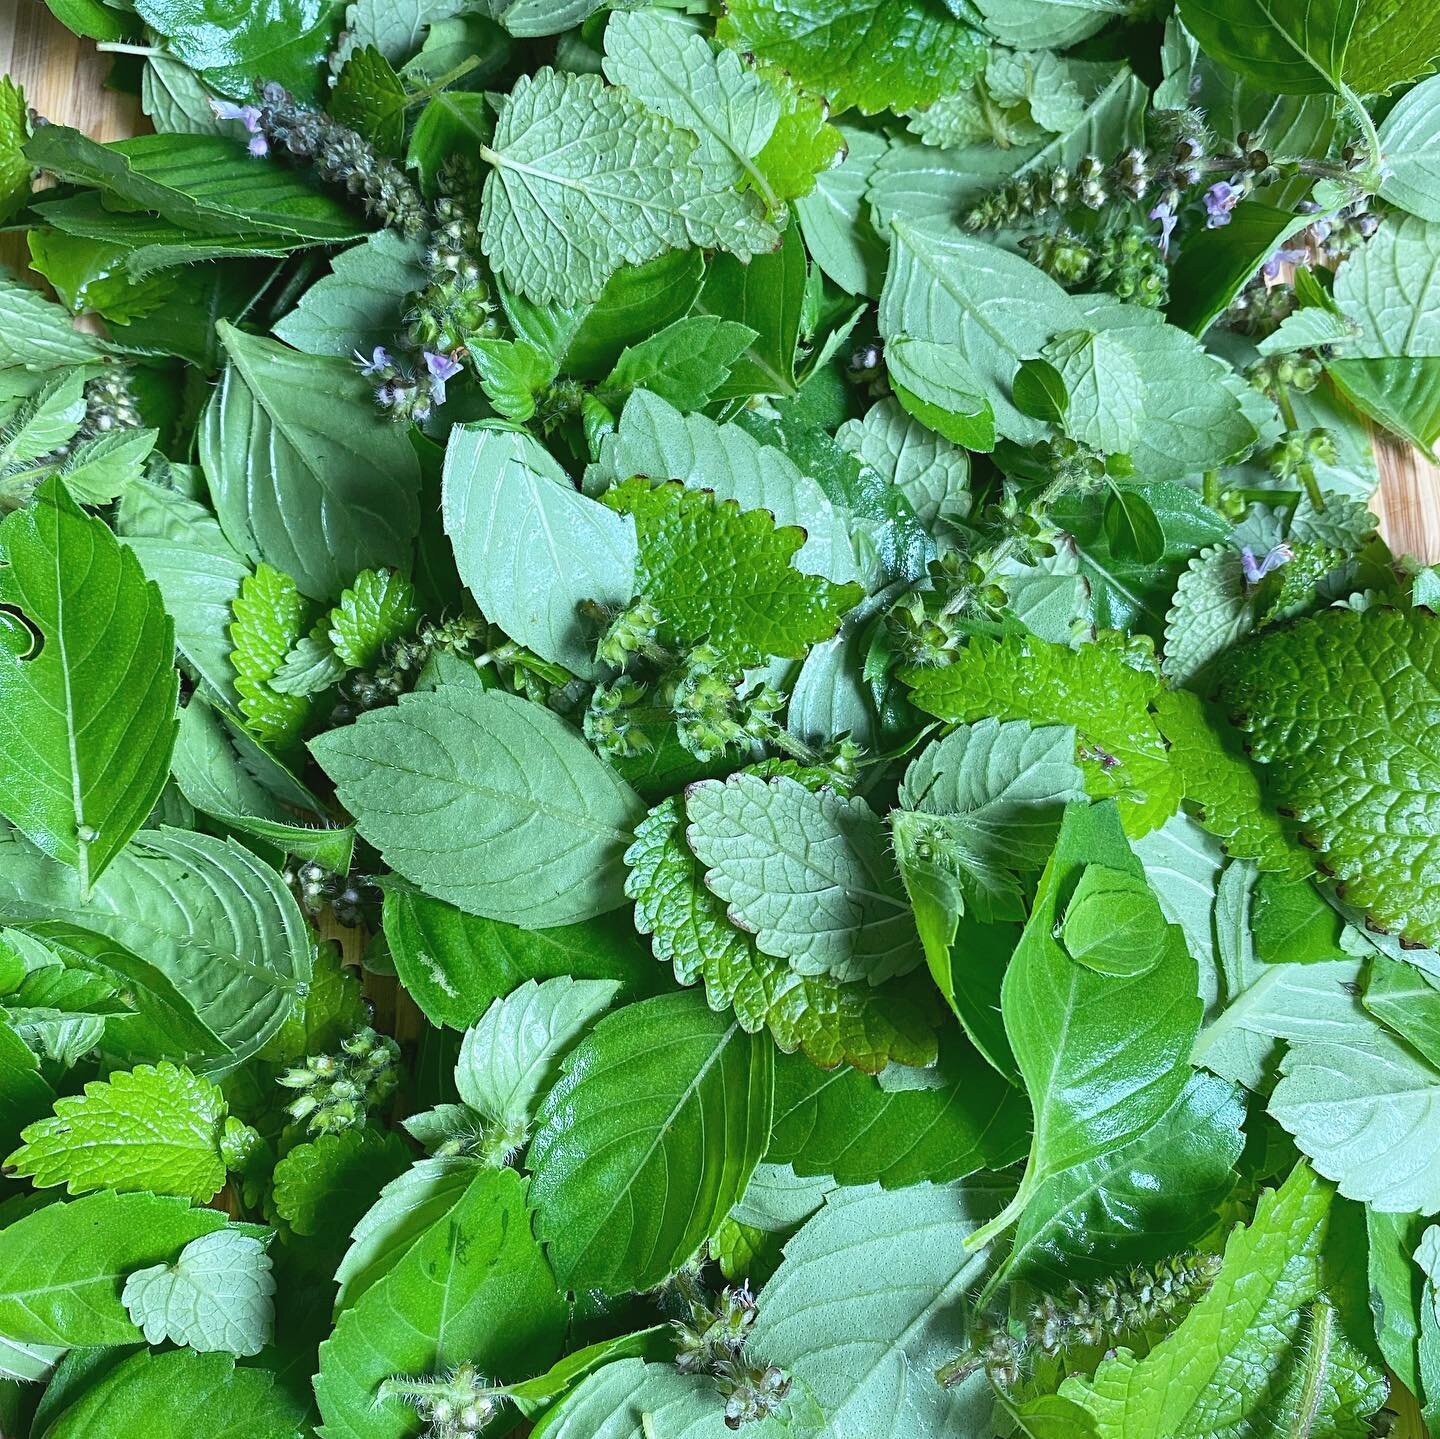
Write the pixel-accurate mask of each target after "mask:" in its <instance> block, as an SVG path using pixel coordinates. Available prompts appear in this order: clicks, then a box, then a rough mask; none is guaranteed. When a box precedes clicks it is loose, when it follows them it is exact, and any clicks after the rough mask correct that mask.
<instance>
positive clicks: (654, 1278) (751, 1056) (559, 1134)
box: [527, 994, 774, 1293]
mask: <svg viewBox="0 0 1440 1439" xmlns="http://www.w3.org/2000/svg"><path fill="white" fill-rule="evenodd" d="M772 1053H773V1051H772V1050H771V1047H770V1041H769V1040H768V1039H767V1038H764V1037H761V1038H755V1037H752V1036H749V1035H746V1034H745V1033H744V1032H743V1031H742V1030H741V1029H740V1027H739V1025H738V1024H735V1023H734V1022H733V1021H730V1020H727V1019H724V1018H722V1017H720V1016H718V1015H715V1014H712V1013H711V1012H710V1010H708V1009H707V1008H706V1007H705V1004H704V1002H703V1001H702V1000H701V999H700V997H699V996H698V995H694V994H673V995H661V996H659V997H657V998H655V999H648V1000H644V1001H642V1002H641V1003H639V1004H632V1005H628V1006H627V1007H626V1008H624V1009H621V1010H619V1011H617V1012H616V1013H614V1014H610V1015H606V1016H605V1017H604V1018H603V1019H601V1021H600V1022H599V1023H598V1024H597V1025H596V1026H595V1028H594V1030H593V1031H592V1032H591V1033H590V1034H589V1036H587V1037H586V1038H585V1039H583V1040H582V1041H581V1042H580V1044H579V1045H578V1046H577V1048H576V1049H574V1050H573V1051H572V1052H571V1054H570V1056H569V1058H568V1059H566V1061H565V1064H564V1067H563V1071H562V1075H561V1078H560V1081H559V1082H558V1083H557V1084H556V1085H555V1087H554V1088H553V1089H552V1090H551V1091H550V1094H549V1096H548V1097H547V1098H546V1100H545V1104H544V1106H543V1107H542V1108H541V1111H540V1116H539V1127H538V1128H537V1130H536V1133H535V1137H534V1139H533V1140H532V1141H531V1145H530V1152H529V1156H528V1161H527V1162H528V1164H529V1166H530V1169H531V1171H532V1172H533V1175H534V1178H533V1180H532V1191H533V1192H532V1201H533V1203H534V1207H535V1214H536V1226H537V1229H538V1231H539V1233H540V1237H541V1238H542V1239H543V1240H544V1241H545V1243H546V1245H547V1247H548V1249H549V1253H550V1259H551V1262H552V1263H553V1264H554V1266H555V1269H556V1273H557V1275H558V1276H559V1278H560V1281H561V1283H562V1284H563V1285H564V1286H565V1287H567V1288H572V1289H583V1288H599V1289H604V1290H606V1291H607V1292H609V1293H619V1292H622V1291H624V1290H627V1289H649V1288H651V1287H653V1286H654V1285H656V1284H658V1283H660V1281H661V1280H663V1279H665V1278H667V1277H668V1276H669V1275H671V1274H673V1273H674V1272H675V1270H676V1269H677V1268H678V1267H679V1266H680V1265H681V1264H683V1263H684V1262H685V1261H686V1260H688V1259H689V1258H690V1256H691V1255H692V1254H693V1253H694V1251H695V1250H696V1249H697V1248H698V1247H699V1246H700V1244H701V1243H702V1242H703V1241H704V1240H705V1238H706V1237H707V1236H708V1235H709V1234H710V1232H711V1231H712V1230H713V1229H714V1227H715V1226H716V1225H717V1224H718V1223H719V1222H720V1221H721V1220H722V1219H723V1218H724V1217H725V1216H726V1215H727V1214H728V1213H729V1212H730V1210H731V1208H732V1207H733V1206H734V1205H735V1203H736V1201H737V1200H738V1199H739V1198H740V1196H741V1194H743V1193H744V1190H745V1185H746V1183H747V1181H748V1180H749V1178H750V1175H751V1173H752V1171H753V1170H754V1168H755V1166H756V1164H758V1163H759V1161H760V1158H761V1156H762V1155H763V1154H764V1152H765V1146H766V1144H767V1143H768V1141H769V1138H770V1108H771V1101H772V1096H773V1090H774V1074H773V1060H772Z"/></svg>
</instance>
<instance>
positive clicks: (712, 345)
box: [601, 260, 760, 412]
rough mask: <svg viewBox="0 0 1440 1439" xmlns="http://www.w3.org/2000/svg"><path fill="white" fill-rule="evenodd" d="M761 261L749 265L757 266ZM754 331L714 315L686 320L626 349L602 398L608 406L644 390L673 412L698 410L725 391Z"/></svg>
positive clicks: (609, 379) (604, 388)
mask: <svg viewBox="0 0 1440 1439" xmlns="http://www.w3.org/2000/svg"><path fill="white" fill-rule="evenodd" d="M759 263H760V261H758V260H755V261H752V264H759ZM755 338H757V337H756V332H755V331H754V330H752V329H751V328H750V327H749V326H748V325H737V324H735V323H734V322H733V321H730V320H720V319H716V318H715V317H714V316H713V315H688V316H686V317H685V318H684V319H683V320H676V321H675V322H674V323H673V324H671V325H667V326H666V327H665V328H664V329H663V330H657V331H656V332H655V333H654V334H653V335H651V336H649V338H648V339H644V340H641V341H640V343H639V344H637V345H628V346H626V348H625V350H624V352H623V353H622V354H621V356H620V358H619V359H618V360H617V361H616V362H615V368H614V369H613V370H611V371H610V374H609V375H608V376H607V377H606V379H605V382H604V384H603V385H602V386H601V393H602V394H604V395H605V396H606V399H607V402H610V398H611V397H612V396H614V397H615V398H616V399H617V400H618V399H620V398H622V397H623V396H624V395H626V394H628V393H629V392H630V391H631V390H635V389H641V388H644V389H647V390H650V391H651V392H652V393H654V394H656V395H659V396H660V398H661V399H662V400H664V401H665V402H666V403H667V404H671V405H674V406H675V408H676V409H677V410H680V411H682V412H683V411H689V410H698V409H700V408H701V407H702V406H703V405H706V404H708V403H709V402H710V400H711V399H712V398H713V397H714V396H715V395H716V393H717V392H718V391H719V390H720V389H721V388H722V386H724V384H725V382H726V380H727V379H728V378H729V376H730V373H731V368H732V366H733V365H734V364H735V361H736V360H737V359H739V357H740V356H741V355H742V354H744V352H745V351H746V350H747V349H748V348H749V347H750V342H751V341H752V340H754V339H755Z"/></svg>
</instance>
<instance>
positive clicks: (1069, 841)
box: [977, 803, 1200, 1242]
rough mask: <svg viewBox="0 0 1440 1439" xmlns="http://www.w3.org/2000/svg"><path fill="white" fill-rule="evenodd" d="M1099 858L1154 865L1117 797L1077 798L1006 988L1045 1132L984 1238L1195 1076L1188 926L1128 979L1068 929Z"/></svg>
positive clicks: (1008, 1026)
mask: <svg viewBox="0 0 1440 1439" xmlns="http://www.w3.org/2000/svg"><path fill="white" fill-rule="evenodd" d="M1096 864H1101V865H1104V866H1106V867H1107V868H1112V869H1114V870H1117V871H1119V872H1121V873H1124V874H1130V875H1133V876H1134V877H1136V878H1142V876H1143V872H1144V871H1143V869H1142V866H1141V864H1140V862H1139V860H1137V859H1136V858H1135V856H1134V855H1133V854H1132V853H1131V851H1130V847H1129V845H1128V844H1127V843H1126V841H1125V835H1124V831H1123V830H1122V829H1121V826H1120V818H1119V814H1118V812H1117V811H1116V809H1115V807H1114V806H1113V805H1110V804H1104V805H1096V806H1093V807H1088V806H1085V805H1083V804H1078V803H1073V804H1071V805H1070V806H1069V807H1068V808H1067V809H1066V811H1065V819H1064V821H1063V822H1062V824H1061V826H1060V836H1059V839H1058V840H1057V841H1056V844H1055V853H1054V854H1053V855H1052V856H1051V859H1050V863H1049V864H1048V865H1047V866H1046V868H1045V873H1044V876H1043V877H1042V878H1041V881H1040V889H1039V891H1038V893H1037V894H1036V896H1035V905H1034V908H1033V909H1032V910H1031V912H1030V919H1029V922H1028V923H1027V924H1026V926H1025V933H1024V935H1023V936H1022V937H1021V940H1020V944H1019V945H1018V947H1017V948H1016V950H1015V954H1014V957H1013V958H1012V959H1011V961H1010V967H1009V968H1008V969H1007V970H1006V972H1005V983H1004V986H1003V988H1002V990H1001V1008H1002V1012H1003V1014H1004V1018H1005V1032H1006V1034H1008V1035H1009V1037H1010V1045H1011V1048H1012V1049H1013V1050H1014V1052H1015V1059H1016V1062H1017V1063H1018V1064H1019V1066H1020V1072H1021V1074H1022V1075H1023V1076H1024V1078H1025V1087H1026V1089H1027V1090H1028V1092H1029V1094H1030V1103H1031V1106H1032V1108H1033V1109H1034V1111H1035V1132H1034V1137H1033V1139H1032V1141H1031V1146H1030V1160H1029V1162H1028V1164H1027V1165H1026V1168H1025V1176H1024V1179H1023V1180H1022V1182H1021V1188H1020V1193H1019V1194H1018V1195H1017V1196H1016V1198H1015V1200H1014V1202H1013V1203H1012V1204H1011V1205H1010V1207H1009V1208H1008V1209H1007V1210H1006V1211H1005V1212H1004V1213H1003V1214H1002V1215H1000V1216H999V1217H998V1218H997V1219H996V1220H995V1221H993V1223H992V1224H991V1225H989V1226H987V1228H986V1229H985V1230H984V1231H983V1232H982V1234H983V1238H987V1239H988V1238H989V1237H990V1236H991V1235H992V1234H994V1233H998V1232H999V1231H1000V1230H1001V1229H1003V1228H1004V1226H1005V1224H1006V1223H1007V1222H1009V1221H1013V1220H1014V1219H1015V1218H1017V1217H1018V1216H1019V1215H1020V1214H1021V1213H1022V1212H1023V1210H1024V1208H1025V1204H1026V1202H1027V1201H1028V1200H1029V1199H1030V1198H1031V1196H1032V1195H1033V1194H1034V1192H1035V1190H1036V1189H1037V1188H1038V1187H1039V1186H1040V1185H1041V1184H1043V1183H1044V1182H1045V1181H1046V1180H1047V1179H1051V1178H1053V1177H1054V1176H1055V1175H1057V1174H1059V1173H1061V1172H1062V1171H1064V1170H1066V1169H1069V1168H1070V1167H1071V1166H1073V1165H1076V1164H1083V1163H1086V1162H1087V1161H1090V1160H1094V1159H1098V1158H1100V1157H1101V1156H1103V1155H1105V1154H1113V1153H1114V1151H1116V1150H1118V1149H1120V1148H1121V1147H1122V1146H1123V1145H1125V1144H1126V1143H1128V1142H1129V1141H1131V1140H1133V1139H1135V1138H1137V1137H1138V1136H1139V1135H1141V1134H1143V1133H1144V1132H1145V1131H1146V1130H1147V1129H1149V1128H1150V1126H1151V1125H1153V1124H1154V1123H1155V1122H1156V1121H1157V1120H1158V1119H1159V1118H1160V1117H1161V1116H1162V1115H1163V1114H1164V1113H1165V1112H1166V1111H1167V1110H1168V1109H1169V1108H1170V1106H1171V1105H1172V1104H1173V1103H1174V1102H1175V1098H1176V1096H1177V1095H1178V1094H1179V1092H1180V1090H1181V1088H1182V1087H1183V1086H1184V1083H1185V1080H1186V1078H1187V1074H1188V1071H1187V1070H1186V1068H1185V1065H1184V1060H1185V1058H1186V1056H1187V1055H1188V1054H1189V1052H1190V1046H1191V1045H1192V1044H1193V1043H1194V1041H1195V1035H1196V1032H1197V1031H1198V1029H1199V1027H1200V1002H1199V1000H1198V999H1197V998H1196V972H1195V961H1194V960H1193V959H1192V958H1191V956H1190V953H1189V951H1188V950H1187V949H1186V947H1185V942H1184V939H1183V937H1182V936H1181V934H1180V931H1179V930H1178V929H1175V928H1174V927H1172V926H1166V927H1165V929H1164V940H1163V943H1164V951H1163V954H1162V957H1161V959H1160V961H1159V964H1158V965H1157V967H1156V968H1155V969H1153V970H1151V971H1149V972H1148V973H1144V974H1141V975H1138V976H1136V975H1129V976H1123V977H1122V976H1112V975H1107V974H1097V973H1095V972H1094V971H1093V970H1090V969H1087V968H1085V967H1084V966H1082V965H1079V964H1076V963H1075V962H1074V960H1072V959H1071V958H1070V956H1069V955H1068V954H1067V953H1066V951H1065V950H1064V948H1063V947H1062V946H1061V944H1060V942H1059V940H1058V939H1057V938H1056V935H1055V928H1056V925H1057V924H1058V923H1059V922H1060V918H1061V913H1062V911H1063V909H1064V906H1065V904H1066V902H1067V899H1068V897H1069V896H1070V895H1072V894H1073V893H1074V892H1075V890H1076V886H1077V884H1078V883H1079V882H1080V880H1081V877H1082V875H1083V874H1084V872H1085V870H1086V866H1087V865H1091V866H1093V865H1096ZM1127 992H1128V994H1129V995H1130V996H1131V997H1129V998H1127ZM977 1242H979V1241H977Z"/></svg>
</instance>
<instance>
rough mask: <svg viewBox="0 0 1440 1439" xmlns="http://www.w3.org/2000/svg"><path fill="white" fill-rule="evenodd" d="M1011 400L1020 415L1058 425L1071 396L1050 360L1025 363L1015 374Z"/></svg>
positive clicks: (1031, 360)
mask: <svg viewBox="0 0 1440 1439" xmlns="http://www.w3.org/2000/svg"><path fill="white" fill-rule="evenodd" d="M1010 398H1011V399H1012V400H1013V401H1014V402H1015V408H1016V409H1017V410H1019V411H1020V413H1021V414H1023V415H1031V416H1033V417H1034V418H1035V419H1037V420H1045V421H1047V422H1048V423H1049V424H1052V425H1058V424H1059V423H1060V422H1061V421H1062V420H1063V419H1064V418H1065V411H1066V410H1067V409H1068V408H1069V405H1070V396H1069V394H1068V392H1067V391H1066V389H1065V381H1064V380H1063V379H1062V378H1061V375H1060V371H1059V370H1057V369H1056V368H1055V366H1054V365H1052V364H1051V363H1050V361H1049V360H1040V359H1030V360H1026V361H1024V362H1023V363H1022V364H1021V366H1020V368H1019V369H1018V370H1017V371H1016V372H1015V383H1014V384H1013V385H1012V386H1011V388H1010Z"/></svg>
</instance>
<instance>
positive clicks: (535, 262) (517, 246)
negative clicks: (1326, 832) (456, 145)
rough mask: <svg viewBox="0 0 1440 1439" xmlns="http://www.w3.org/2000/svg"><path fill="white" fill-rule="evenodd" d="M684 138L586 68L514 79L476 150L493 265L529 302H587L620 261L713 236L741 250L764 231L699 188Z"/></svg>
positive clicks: (770, 236)
mask: <svg viewBox="0 0 1440 1439" xmlns="http://www.w3.org/2000/svg"><path fill="white" fill-rule="evenodd" d="M695 149H696V141H695V139H694V137H693V136H692V135H691V134H690V133H689V132H688V131H685V130H681V129H677V128H676V127H674V126H673V125H672V124H671V123H670V122H669V121H668V120H665V119H663V118H662V117H660V116H658V115H655V114H653V113H652V112H650V111H647V110H646V109H644V108H643V107H642V106H641V105H640V103H639V102H638V101H636V100H634V99H632V98H631V96H630V95H629V94H628V93H627V92H626V91H624V90H621V89H617V88H615V87H612V86H607V85H605V84H604V83H603V82H602V81H601V79H600V77H599V76H598V75H562V74H560V73H558V72H557V71H554V70H551V69H548V68H547V69H542V70H540V71H538V72H537V73H536V74H535V75H533V76H521V78H520V80H519V82H518V83H517V84H516V86H515V88H514V89H513V90H512V91H511V92H510V95H509V97H508V98H507V99H506V100H505V102H504V104H503V105H502V107H501V110H500V117H499V119H498V120H497V121H496V123H495V138H494V141H493V143H492V144H491V145H481V146H480V147H479V151H480V157H481V158H482V159H483V160H485V161H486V162H487V163H488V164H490V165H491V166H493V167H494V168H493V169H492V170H491V172H490V174H489V175H488V176H487V177H486V180H485V194H484V199H483V203H482V208H481V214H480V232H481V235H482V236H483V243H484V245H485V253H486V255H487V256H488V257H489V259H490V263H491V264H492V265H493V266H494V268H495V271H496V273H497V274H498V275H499V276H500V278H501V279H502V280H504V281H505V282H506V283H507V284H509V285H512V286H513V287H514V288H515V289H517V290H519V291H520V292H521V293H522V294H524V295H526V296H527V297H528V298H529V299H531V300H534V301H536V302H537V303H540V304H545V303H548V302H549V301H552V300H558V301H559V302H560V303H561V304H563V305H573V304H575V303H576V302H578V301H584V300H593V299H596V298H597V297H598V296H599V294H600V292H601V291H602V290H603V289H604V286H605V282H606V281H607V280H608V279H609V278H610V276H611V275H612V274H613V273H614V272H615V271H616V270H617V269H619V267H620V266H621V265H622V264H623V263H625V262H627V261H628V262H629V263H630V264H640V263H641V262H642V261H645V260H651V259H654V258H655V256H657V255H659V254H661V253H663V252H664V251H665V250H671V249H684V248H685V247H686V246H687V245H691V244H703V245H707V246H708V245H715V244H723V247H724V248H727V249H731V250H734V251H735V252H736V253H739V254H741V255H743V256H747V257H748V256H750V255H753V254H756V253H758V252H759V251H761V250H766V249H769V248H770V246H771V245H772V244H773V243H774V239H775V232H774V230H773V229H772V228H771V227H770V226H769V225H768V224H766V223H765V222H764V221H762V220H760V219H759V218H758V216H756V215H755V214H754V212H753V211H752V210H751V209H750V206H749V205H748V204H747V203H746V201H745V199H744V197H742V196H740V195H738V194H737V193H735V192H734V191H723V192H722V191H717V190H715V189H713V188H708V187H707V177H706V175H705V173H704V171H703V169H702V168H701V166H700V165H698V164H696V163H695V161H694V158H693V157H694V154H695Z"/></svg>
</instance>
